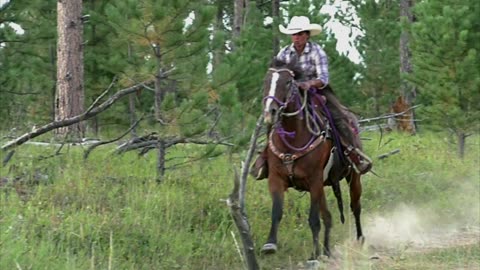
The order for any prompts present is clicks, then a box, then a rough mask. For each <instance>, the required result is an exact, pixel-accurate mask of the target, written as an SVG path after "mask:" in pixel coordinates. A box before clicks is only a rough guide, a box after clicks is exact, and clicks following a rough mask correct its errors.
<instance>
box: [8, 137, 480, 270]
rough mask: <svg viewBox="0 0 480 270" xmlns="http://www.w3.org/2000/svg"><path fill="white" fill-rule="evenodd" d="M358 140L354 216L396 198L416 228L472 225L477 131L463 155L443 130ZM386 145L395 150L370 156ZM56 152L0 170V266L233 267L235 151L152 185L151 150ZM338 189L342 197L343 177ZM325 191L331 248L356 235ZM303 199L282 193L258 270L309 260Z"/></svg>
mask: <svg viewBox="0 0 480 270" xmlns="http://www.w3.org/2000/svg"><path fill="white" fill-rule="evenodd" d="M362 137H364V139H365V140H364V145H365V152H366V153H368V154H369V155H370V156H371V157H372V158H373V159H374V172H375V174H376V175H374V174H371V173H370V174H367V175H366V176H364V177H363V180H362V182H363V196H362V205H363V218H364V224H366V223H367V222H368V221H369V220H371V219H372V218H373V217H374V216H375V215H389V214H390V213H392V212H394V211H395V210H396V209H397V208H398V207H399V205H407V206H411V207H415V209H416V211H417V213H418V215H420V216H421V217H422V220H423V221H424V226H427V225H428V226H430V225H436V226H438V227H454V226H458V225H461V226H465V225H473V226H478V225H479V224H480V220H479V219H480V210H479V208H480V206H479V204H480V202H479V200H478V198H479V190H480V186H479V171H478V168H477V166H478V164H480V163H479V162H480V157H479V154H480V153H479V145H480V144H479V137H478V136H477V137H475V138H473V139H471V140H469V141H468V142H469V145H468V150H467V156H466V157H465V159H464V160H460V159H458V158H457V157H456V155H455V153H456V149H455V146H454V145H450V144H449V143H448V142H447V141H448V140H447V139H445V138H443V137H442V136H441V135H436V134H429V133H427V134H420V135H417V136H405V135H401V134H393V133H392V134H387V135H383V136H380V134H377V133H368V134H362ZM395 149H400V152H399V153H398V154H395V155H391V156H389V157H388V158H385V159H382V160H378V159H377V158H376V157H377V156H379V155H381V154H384V153H388V152H390V151H393V150H395ZM55 150H56V149H55V148H53V147H45V146H41V147H39V146H31V145H24V146H21V147H20V148H18V149H17V153H16V154H15V155H14V157H13V158H12V160H11V161H10V162H9V163H8V165H7V166H5V167H3V168H1V169H0V177H1V181H0V196H1V197H0V232H1V238H0V269H15V268H17V269H242V268H243V263H242V260H241V256H240V255H239V251H238V247H239V246H238V245H241V240H240V238H239V235H238V232H237V230H236V227H235V225H234V224H233V223H232V220H231V218H230V215H229V209H228V208H227V207H226V204H225V202H224V199H225V198H227V196H228V194H229V193H230V192H231V189H232V183H233V166H239V164H240V161H241V159H243V156H242V155H241V154H240V155H233V156H227V155H222V156H218V157H216V158H212V159H209V160H202V161H198V162H195V163H187V165H186V166H184V167H180V168H178V169H175V170H167V173H166V175H165V177H164V179H163V181H162V183H160V184H159V183H157V181H156V178H157V177H156V172H155V168H156V167H155V166H156V161H155V154H154V153H150V154H148V155H145V156H142V157H139V156H138V155H137V154H135V153H126V154H123V155H116V154H113V149H112V148H108V147H104V148H101V149H98V150H97V151H95V152H93V153H92V154H91V156H90V157H89V158H88V159H87V160H83V158H82V154H83V150H84V149H81V148H79V147H78V146H77V147H70V148H68V149H64V150H63V151H62V152H61V154H60V155H57V156H55V157H49V158H47V156H48V155H50V154H52V153H54V152H55ZM202 151H205V150H204V148H202V147H178V148H176V149H175V150H174V151H173V152H172V153H170V154H169V155H170V156H171V157H178V158H177V159H175V160H176V161H178V159H181V158H182V157H184V156H185V155H191V154H194V153H196V152H202ZM3 154H4V153H2V155H3ZM40 156H44V157H45V158H43V159H39V157H40ZM170 162H172V161H170ZM167 165H168V164H167ZM342 188H343V194H344V195H343V196H344V201H345V202H346V204H345V205H348V202H349V198H348V189H347V186H346V184H345V182H343V185H342ZM267 190H268V189H267V183H266V181H254V180H253V179H251V178H250V179H249V181H248V186H247V198H246V208H247V209H246V210H247V214H248V217H249V221H250V224H251V226H252V233H253V238H254V241H255V244H256V246H257V248H258V247H260V246H261V245H262V244H263V241H265V240H266V236H267V233H268V230H269V227H270V211H271V210H270V208H271V201H270V196H269V194H268V191H267ZM327 193H328V202H329V207H330V211H331V212H332V215H333V217H334V227H333V230H332V245H340V243H344V242H345V241H347V240H352V239H354V235H355V232H354V225H353V220H352V219H353V218H352V217H351V215H350V212H349V210H348V207H345V208H346V209H345V212H346V213H347V217H348V218H347V221H346V224H345V225H342V224H341V223H340V221H339V217H338V210H337V208H336V203H335V200H334V196H333V194H332V192H331V191H330V189H328V192H327ZM308 207H309V196H308V194H303V193H299V192H297V191H294V190H290V191H289V192H288V193H287V195H286V201H285V211H284V218H283V219H282V223H281V225H280V231H279V242H280V243H279V252H278V253H277V254H276V255H273V256H270V257H264V256H260V257H259V260H260V264H261V265H262V266H263V268H265V269H274V268H280V269H285V268H288V269H290V268H293V269H297V268H296V267H298V265H299V263H300V262H303V261H304V260H305V259H306V258H308V257H309V255H310V252H311V235H310V229H309V227H308V222H307V215H308ZM373 233H374V232H373ZM368 237H369V236H368V235H367V239H368ZM477 251H478V249H477ZM360 252H365V253H368V250H365V248H364V249H360ZM347 257H348V256H347ZM367 257H368V256H367ZM477 257H478V256H477ZM457 258H459V259H460V260H463V259H462V257H457ZM425 260H427V259H425ZM465 260H470V257H469V256H466V257H465ZM465 263H466V264H467V263H468V261H467V262H465ZM370 265H371V263H369V262H368V263H365V264H364V266H365V267H370Z"/></svg>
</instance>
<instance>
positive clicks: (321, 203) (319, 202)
mask: <svg viewBox="0 0 480 270" xmlns="http://www.w3.org/2000/svg"><path fill="white" fill-rule="evenodd" d="M319 213H321V215H322V220H323V224H324V225H325V236H324V242H323V251H324V254H325V255H327V256H330V248H329V239H330V228H331V227H332V217H331V214H330V212H329V211H328V208H327V201H326V199H325V194H324V190H323V186H319V187H313V188H311V189H310V214H309V217H308V224H309V225H310V229H311V230H312V237H313V249H314V250H313V254H312V258H311V259H316V258H318V256H319V255H320V247H319V241H318V240H319V238H318V235H319V233H320V228H321V225H320V218H319Z"/></svg>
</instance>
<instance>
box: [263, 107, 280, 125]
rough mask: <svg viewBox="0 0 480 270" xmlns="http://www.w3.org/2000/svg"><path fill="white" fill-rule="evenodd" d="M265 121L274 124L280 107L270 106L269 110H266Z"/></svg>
mask: <svg viewBox="0 0 480 270" xmlns="http://www.w3.org/2000/svg"><path fill="white" fill-rule="evenodd" d="M263 115H264V123H265V124H267V125H272V124H273V123H275V122H276V121H277V119H278V109H277V108H270V109H269V110H265V111H264V114H263Z"/></svg>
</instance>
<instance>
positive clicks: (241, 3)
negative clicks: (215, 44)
mask: <svg viewBox="0 0 480 270" xmlns="http://www.w3.org/2000/svg"><path fill="white" fill-rule="evenodd" d="M234 1H235V2H234V3H233V33H232V34H233V35H232V36H233V39H234V42H233V45H232V51H233V50H234V49H235V40H236V39H238V38H239V37H240V33H241V32H242V28H243V24H244V15H245V5H246V2H247V0H234Z"/></svg>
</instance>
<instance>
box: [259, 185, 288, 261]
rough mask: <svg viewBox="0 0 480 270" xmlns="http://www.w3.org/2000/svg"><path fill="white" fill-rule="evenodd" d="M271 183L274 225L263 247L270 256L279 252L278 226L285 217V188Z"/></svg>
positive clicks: (263, 250) (264, 251) (263, 251)
mask: <svg viewBox="0 0 480 270" xmlns="http://www.w3.org/2000/svg"><path fill="white" fill-rule="evenodd" d="M271 182H273V181H271V180H270V181H269V188H270V194H271V196H272V201H273V206H272V224H271V227H270V233H269V234H268V239H267V243H266V244H265V245H263V247H262V250H261V251H262V253H265V254H270V253H275V252H276V251H277V232H278V225H279V224H280V221H281V220H282V215H283V201H284V188H283V187H281V185H272V184H271Z"/></svg>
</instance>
